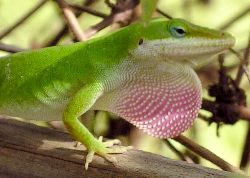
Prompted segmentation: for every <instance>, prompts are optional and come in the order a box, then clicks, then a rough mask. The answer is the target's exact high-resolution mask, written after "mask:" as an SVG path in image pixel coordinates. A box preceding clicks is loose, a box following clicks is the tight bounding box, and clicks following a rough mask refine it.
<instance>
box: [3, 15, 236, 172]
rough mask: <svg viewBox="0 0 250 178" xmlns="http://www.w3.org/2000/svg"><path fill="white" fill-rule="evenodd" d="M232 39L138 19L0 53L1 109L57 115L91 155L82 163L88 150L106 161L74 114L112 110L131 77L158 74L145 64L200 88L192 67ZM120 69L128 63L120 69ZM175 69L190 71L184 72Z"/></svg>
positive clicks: (28, 115) (183, 24)
mask: <svg viewBox="0 0 250 178" xmlns="http://www.w3.org/2000/svg"><path fill="white" fill-rule="evenodd" d="M176 29H179V30H176ZM180 29H181V30H180ZM182 30H184V34H182V32H183V31H182ZM233 44H234V38H233V37H232V36H231V35H229V34H227V33H222V32H219V31H215V30H211V29H207V28H203V27H199V26H196V25H193V24H191V23H189V22H187V21H185V20H182V19H173V20H169V21H167V20H165V19H155V20H152V21H150V22H149V23H148V24H147V26H145V24H143V23H136V24H133V25H130V26H128V27H125V28H122V29H120V30H118V31H116V32H114V33H111V34H109V35H106V36H103V37H100V38H95V39H92V40H89V41H87V42H80V43H75V44H71V45H67V46H56V47H50V48H44V49H39V50H32V51H27V52H21V53H17V54H13V55H9V56H5V57H3V58H0V114H3V115H9V116H15V117H22V118H25V119H32V120H60V119H63V122H64V124H65V126H66V127H67V128H68V130H69V132H70V133H71V135H72V136H73V137H74V138H75V139H76V140H78V141H80V142H81V143H82V144H84V145H85V146H86V148H87V149H88V150H89V152H90V156H89V157H90V158H89V160H87V162H86V165H85V166H86V168H87V166H88V163H89V162H90V161H91V157H92V156H93V153H94V152H95V153H97V154H99V155H101V156H103V157H105V158H107V159H108V160H110V161H112V158H111V157H110V156H109V155H107V153H112V152H116V151H114V150H113V149H112V148H107V147H106V146H107V145H105V143H102V142H101V141H99V140H97V139H96V138H95V137H94V136H93V135H92V134H91V133H90V132H89V131H88V129H87V128H86V127H85V126H84V125H82V124H81V123H80V122H79V120H78V117H79V116H81V115H82V114H83V113H85V112H86V111H88V110H90V109H103V110H108V111H111V112H112V111H113V112H114V113H115V111H116V110H115V109H113V108H114V107H115V106H113V105H112V103H111V100H112V102H113V101H114V100H116V99H118V97H119V96H118V95H119V90H121V89H122V88H123V87H124V86H125V85H129V83H130V82H131V80H133V81H132V82H134V83H135V84H137V82H136V78H140V77H141V76H143V75H144V74H145V75H146V74H147V73H148V72H149V71H148V70H152V71H154V70H156V71H155V72H152V75H155V74H156V75H157V77H161V72H162V69H161V70H160V72H159V74H158V71H157V70H158V69H155V68H152V69H149V66H150V65H151V64H153V65H156V64H157V65H158V64H159V65H162V66H165V67H166V69H169V71H170V72H169V75H172V74H173V75H174V72H172V73H171V71H179V73H180V75H182V73H183V75H186V74H187V73H188V75H189V74H190V76H191V77H190V78H189V79H190V81H189V82H190V83H191V85H193V86H197V88H198V90H200V88H199V87H200V83H199V80H198V78H197V77H196V75H195V73H193V72H192V67H193V64H194V63H199V62H200V61H201V59H203V58H204V57H205V58H207V57H208V56H211V55H214V54H218V53H220V52H222V51H224V50H226V49H228V48H229V47H231V46H232V45H233ZM197 47H199V49H198V48H197ZM179 49H181V50H179ZM125 63H126V64H125ZM149 63H150V64H149ZM127 64H129V65H131V64H132V67H128V66H129V65H127ZM124 66H126V67H128V68H127V69H126V70H123V69H124ZM133 66H137V67H133ZM138 66H139V67H138ZM140 66H142V67H140ZM178 66H186V67H183V70H186V69H188V70H186V71H185V72H182V70H178V69H181V67H178ZM126 67H125V68H126ZM143 67H144V68H143ZM139 68H140V69H139ZM156 68H157V67H156ZM130 69H131V70H130ZM189 71H191V72H189ZM133 72H134V73H133ZM132 73H133V74H135V75H134V76H133V77H131V75H132ZM149 74H150V72H149ZM129 76H130V77H129ZM166 77H168V76H166ZM132 78H135V80H134V79H132ZM189 79H188V80H189ZM183 81H184V79H183ZM184 82H185V81H184ZM112 92H116V95H112ZM110 93H111V94H110ZM106 96H107V97H106ZM105 97H106V98H105ZM102 98H105V99H102ZM110 98H112V99H110ZM99 100H100V102H98V101H99ZM117 114H118V115H119V113H117ZM118 152H119V151H118Z"/></svg>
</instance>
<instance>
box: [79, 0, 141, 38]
mask: <svg viewBox="0 0 250 178" xmlns="http://www.w3.org/2000/svg"><path fill="white" fill-rule="evenodd" d="M138 4H139V1H138V0H130V1H126V2H123V4H119V8H114V9H113V10H112V13H111V14H110V15H109V16H107V17H106V18H104V19H103V20H102V21H101V22H99V23H97V24H96V25H94V26H92V27H90V28H88V29H87V30H85V31H84V34H85V35H86V37H87V38H90V37H91V36H93V35H95V34H96V33H97V32H99V31H101V30H102V29H104V28H106V27H107V26H109V25H111V24H113V23H117V22H120V21H124V19H128V17H129V16H131V14H132V10H133V9H134V8H135V7H136V6H137V5H138Z"/></svg>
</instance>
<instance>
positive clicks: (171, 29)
mask: <svg viewBox="0 0 250 178" xmlns="http://www.w3.org/2000/svg"><path fill="white" fill-rule="evenodd" d="M144 29H145V30H144V33H143V37H142V39H140V42H139V45H138V47H137V48H136V49H135V50H134V51H133V55H134V56H135V57H138V58H144V59H159V60H175V61H176V60H178V61H185V62H190V63H192V64H193V63H194V64H196V63H197V64H199V63H202V62H203V60H204V59H207V58H208V57H211V56H214V55H215V54H219V53H221V52H223V51H225V50H227V49H228V48H230V47H232V46H233V45H234V43H235V39H234V37H233V36H231V35H230V34H229V33H226V32H220V31H216V30H212V29H208V28H205V27H200V26H197V25H194V24H192V23H190V22H187V21H185V20H183V19H171V20H168V21H166V20H165V19H155V20H153V21H151V22H150V23H149V24H148V25H147V26H146V28H144Z"/></svg>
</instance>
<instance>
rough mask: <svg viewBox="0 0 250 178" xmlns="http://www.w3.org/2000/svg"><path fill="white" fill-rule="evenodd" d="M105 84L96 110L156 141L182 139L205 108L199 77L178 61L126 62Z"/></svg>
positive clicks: (130, 60) (96, 104)
mask: <svg viewBox="0 0 250 178" xmlns="http://www.w3.org/2000/svg"><path fill="white" fill-rule="evenodd" d="M103 84H104V88H105V91H104V94H103V95H102V96H101V97H100V98H99V99H98V100H97V102H96V103H95V105H94V106H93V108H92V109H97V110H105V111H109V112H112V113H114V114H116V115H118V116H121V117H122V118H124V119H126V120H127V121H129V122H130V123H132V124H134V125H135V126H137V127H139V128H141V129H143V130H144V131H145V132H147V133H148V134H150V135H152V136H155V137H160V138H167V137H174V136H177V135H179V134H180V133H181V132H183V131H184V130H186V129H187V128H189V127H190V125H191V124H192V123H193V120H194V119H195V118H196V117H197V114H198V111H199V109H200V106H201V84H200V80H199V79H198V76H197V75H196V74H195V72H194V70H193V69H192V68H191V67H190V66H189V65H187V64H181V63H176V62H174V61H168V62H163V61H157V62H156V61H152V60H144V61H143V60H141V61H138V60H136V59H126V60H124V61H123V63H121V64H120V66H119V67H117V68H116V70H114V71H113V73H112V75H110V76H109V77H108V78H107V79H105V81H104V82H103Z"/></svg>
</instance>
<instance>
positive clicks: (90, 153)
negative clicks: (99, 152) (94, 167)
mask: <svg viewBox="0 0 250 178" xmlns="http://www.w3.org/2000/svg"><path fill="white" fill-rule="evenodd" d="M94 154H95V152H94V151H89V152H88V154H87V156H86V161H85V169H86V170H87V169H88V167H89V163H91V162H92V160H93V157H94Z"/></svg>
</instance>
